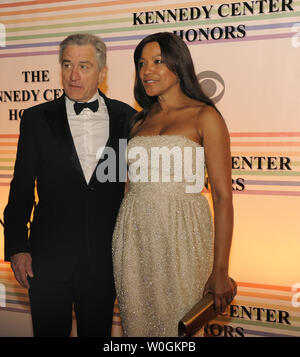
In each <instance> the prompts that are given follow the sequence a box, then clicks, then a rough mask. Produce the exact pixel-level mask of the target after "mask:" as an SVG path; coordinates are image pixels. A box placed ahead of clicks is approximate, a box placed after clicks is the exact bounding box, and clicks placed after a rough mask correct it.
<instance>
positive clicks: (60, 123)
mask: <svg viewBox="0 0 300 357" xmlns="http://www.w3.org/2000/svg"><path fill="white" fill-rule="evenodd" d="M45 116H46V120H47V122H48V125H49V127H50V129H51V130H52V133H53V135H54V136H55V138H56V140H57V142H58V145H59V147H60V149H61V151H62V153H63V154H65V155H66V156H67V157H68V158H69V160H70V161H71V162H72V164H73V165H74V167H75V168H76V170H77V171H78V172H79V173H80V175H81V176H82V178H83V179H84V174H83V171H82V168H81V165H80V161H79V158H78V155H77V151H76V148H75V145H74V141H73V137H72V134H71V130H70V126H69V122H68V118H67V111H66V105H65V96H64V95H63V96H62V97H60V98H59V99H58V101H57V106H55V107H53V109H51V110H47V111H46V112H45ZM84 181H85V179H84Z"/></svg>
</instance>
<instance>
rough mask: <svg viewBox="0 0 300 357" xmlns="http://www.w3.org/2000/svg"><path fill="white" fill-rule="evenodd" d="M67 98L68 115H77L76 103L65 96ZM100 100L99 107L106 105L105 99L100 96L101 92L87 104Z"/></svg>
mask: <svg viewBox="0 0 300 357" xmlns="http://www.w3.org/2000/svg"><path fill="white" fill-rule="evenodd" d="M65 98H66V108H67V113H68V114H75V115H76V113H75V110H74V103H75V102H76V101H75V100H72V99H70V98H69V97H68V96H65ZM96 99H98V100H99V106H101V105H105V102H104V99H103V98H102V97H101V95H100V94H99V92H98V91H97V93H95V94H94V95H93V96H92V98H91V99H90V100H88V101H87V103H89V102H93V101H94V100H96Z"/></svg>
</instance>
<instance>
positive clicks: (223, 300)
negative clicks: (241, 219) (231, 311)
mask: <svg viewBox="0 0 300 357" xmlns="http://www.w3.org/2000/svg"><path fill="white" fill-rule="evenodd" d="M198 131H199V134H200V135H201V137H202V143H203V146H204V152H205V162H206V167H207V172H208V178H209V182H210V185H211V193H212V200H213V209H214V233H215V237H214V261H213V270H212V273H211V275H210V277H209V279H208V281H207V283H206V286H205V289H204V295H205V294H206V293H208V292H212V293H213V294H214V296H215V308H216V311H217V312H218V313H220V312H224V310H225V308H226V306H227V305H228V304H229V303H230V302H231V301H232V296H233V295H234V294H233V286H232V283H231V281H230V279H229V277H228V266H229V255H230V248H231V240H232V232H233V205H232V182H231V153H230V137H229V133H228V129H227V127H226V124H225V121H224V119H223V118H222V116H221V115H220V114H218V112H217V111H216V110H215V109H214V108H212V107H205V108H204V109H203V110H202V111H201V113H200V114H199V120H198Z"/></svg>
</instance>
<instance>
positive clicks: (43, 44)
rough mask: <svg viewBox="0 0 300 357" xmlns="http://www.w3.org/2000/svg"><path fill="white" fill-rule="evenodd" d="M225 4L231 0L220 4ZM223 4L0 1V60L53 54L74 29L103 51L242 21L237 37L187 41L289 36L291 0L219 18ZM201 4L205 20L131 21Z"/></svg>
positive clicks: (297, 6) (293, 17)
mask: <svg viewBox="0 0 300 357" xmlns="http://www.w3.org/2000/svg"><path fill="white" fill-rule="evenodd" d="M231 2H235V1H232V0H231V1H227V2H226V3H231ZM223 3H224V1H223V0H204V1H201V3H199V1H184V2H183V1H174V0H173V1H172V0H169V1H164V3H163V5H162V4H161V2H160V1H159V0H152V1H138V0H115V1H98V0H87V1H84V3H83V2H82V1H76V0H66V1H59V0H35V1H34V0H31V1H11V2H9V3H6V4H0V24H2V25H4V27H5V31H6V43H5V46H3V44H2V46H3V47H0V58H5V57H25V56H43V55H51V54H57V45H58V43H59V42H60V41H61V40H62V39H63V38H64V37H66V36H67V35H69V34H71V33H76V32H79V31H83V32H89V33H94V34H97V35H99V36H101V37H102V38H103V39H104V41H105V42H106V43H107V45H108V50H109V51H113V50H128V49H133V48H134V47H135V46H136V44H137V42H138V41H140V40H141V39H142V38H143V37H144V36H146V35H147V34H149V33H152V32H157V31H160V30H164V31H173V30H179V29H186V30H188V29H191V28H198V27H202V28H207V27H210V28H212V27H217V26H220V27H222V26H224V25H226V24H229V25H232V26H237V25H238V24H244V25H246V32H247V35H246V36H245V37H243V38H234V39H232V38H228V39H220V40H218V41H215V40H213V39H211V40H208V41H207V40H206V41H193V42H190V44H192V45H201V44H207V43H209V44H218V43H222V42H224V41H227V42H239V41H259V40H273V39H280V38H292V37H293V36H294V35H295V32H296V31H297V26H298V25H299V15H300V1H294V0H293V1H292V3H291V6H292V8H293V11H278V12H272V13H269V12H268V11H267V4H266V5H265V6H264V9H265V10H264V11H263V13H259V11H258V9H259V8H258V6H259V5H257V6H256V7H255V12H254V14H251V13H249V11H248V12H246V13H245V15H241V16H234V17H233V16H228V17H220V16H219V15H218V13H217V9H218V6H220V5H221V4H223ZM249 3H250V2H249ZM205 5H206V6H208V7H209V6H210V5H213V8H212V10H211V12H210V15H211V16H210V18H208V19H205V17H204V12H203V14H201V16H200V18H199V19H197V20H192V21H188V20H187V21H181V22H177V23H174V22H172V21H170V22H169V23H167V22H166V23H162V22H158V23H149V24H147V25H144V26H134V25H133V15H132V14H133V13H141V12H146V11H161V12H162V11H163V10H166V9H172V10H174V9H180V8H189V7H200V8H201V6H205ZM226 13H227V12H226ZM141 18H142V17H141ZM297 24H298V25H297Z"/></svg>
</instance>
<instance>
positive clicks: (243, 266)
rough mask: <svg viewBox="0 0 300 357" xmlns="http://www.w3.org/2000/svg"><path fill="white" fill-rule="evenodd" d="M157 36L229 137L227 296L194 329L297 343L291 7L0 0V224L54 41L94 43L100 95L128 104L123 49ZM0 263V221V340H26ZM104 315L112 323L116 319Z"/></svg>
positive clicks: (50, 77) (298, 73) (298, 158)
mask: <svg viewBox="0 0 300 357" xmlns="http://www.w3.org/2000/svg"><path fill="white" fill-rule="evenodd" d="M160 31H169V32H174V33H176V34H177V35H178V36H180V37H182V38H183V39H184V41H186V43H187V44H188V46H189V48H190V51H191V53H192V57H193V60H194V64H195V68H196V72H197V76H198V79H199V82H200V83H201V84H202V86H203V88H204V90H205V91H206V93H207V94H208V95H209V96H210V97H211V98H212V99H213V100H214V101H215V103H216V104H217V106H218V108H219V110H220V111H221V112H222V114H223V116H224V118H225V120H226V123H227V125H228V128H229V131H230V135H231V149H232V190H233V194H234V195H233V197H234V207H235V227H234V236H233V244H232V251H231V258H230V275H231V276H232V277H234V278H235V280H236V281H237V283H238V294H237V296H236V298H235V300H234V301H233V302H232V304H231V306H230V307H229V308H228V310H227V312H226V314H225V315H224V316H221V317H219V318H217V319H216V320H215V321H211V322H210V323H209V324H208V325H207V326H206V332H207V334H209V335H211V336H216V337H217V336H218V337H223V336H227V337H242V336H245V337H248V336H256V337H257V336H275V337H276V336H298V337H299V336H300V264H299V252H300V99H299V98H300V97H299V93H300V65H299V63H300V1H296V0H251V1H226V0H198V1H174V0H173V1H172V0H152V1H136V0H115V1H98V0H97V1H96V0H86V1H83V0H66V1H59V0H36V1H34V0H31V1H21V0H20V1H9V0H2V1H1V2H0V68H1V69H0V84H1V85H0V218H1V223H2V221H3V210H4V207H5V205H6V203H7V199H8V193H9V185H10V181H11V179H12V176H13V169H14V160H15V156H16V149H17V141H18V136H19V123H20V117H21V115H22V112H23V110H24V109H25V108H28V107H30V106H32V105H35V104H39V103H42V102H45V101H50V100H52V99H55V98H57V97H59V96H61V94H62V86H61V81H60V66H59V64H58V44H59V42H60V41H61V40H62V39H64V38H65V37H66V36H68V35H69V34H71V33H77V32H89V33H93V34H96V35H99V36H100V37H101V38H102V39H103V40H104V41H105V42H106V44H107V48H108V68H109V70H108V74H107V79H106V81H105V83H104V84H103V86H102V87H101V89H102V90H103V91H104V92H105V93H106V94H107V95H108V96H109V97H112V98H116V99H119V100H122V101H125V102H127V103H128V104H130V105H132V106H134V107H136V108H138V106H137V104H136V103H135V101H134V97H133V82H134V65H133V51H134V48H135V46H136V45H137V44H138V42H139V41H140V40H141V39H142V38H143V37H145V36H146V35H148V34H151V33H154V32H160ZM57 174H58V175H59V172H58V173H57ZM205 195H207V196H208V198H209V192H205ZM3 259H4V256H3V227H2V225H1V226H0V336H31V335H32V328H31V319H30V307H29V302H28V295H27V291H26V290H24V289H21V288H20V287H19V286H18V284H17V282H16V281H15V279H14V277H13V274H12V272H11V269H10V266H9V264H8V263H5V262H4V261H3ZM114 319H115V321H116V323H117V319H118V317H117V314H116V316H115V317H114Z"/></svg>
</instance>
